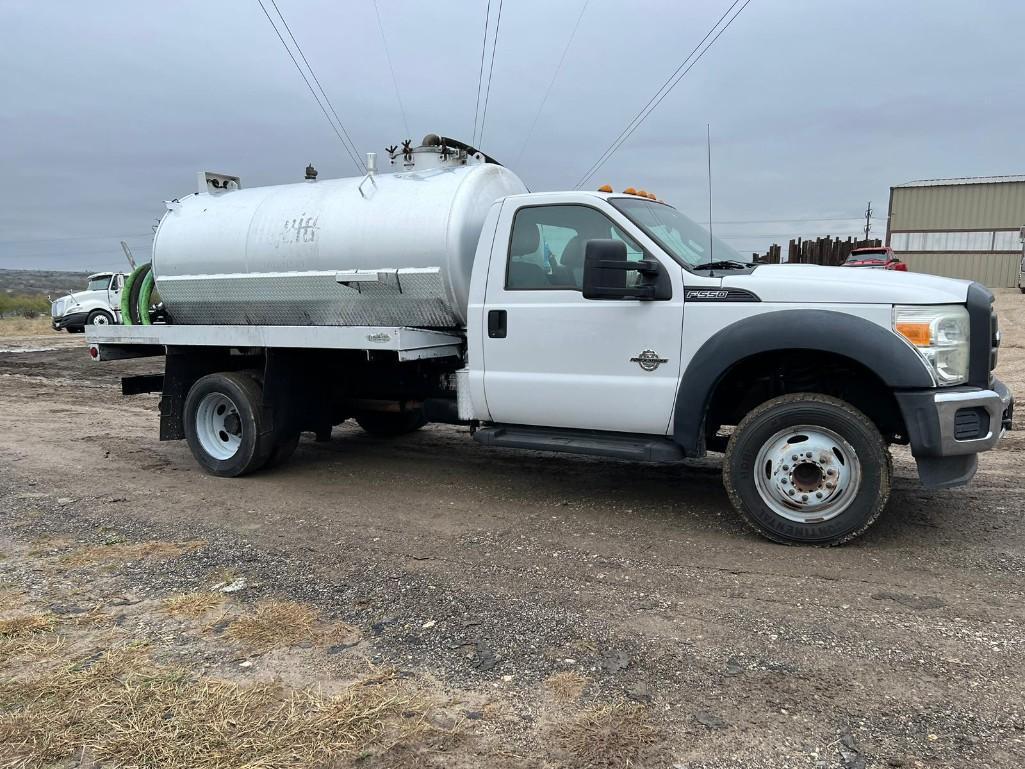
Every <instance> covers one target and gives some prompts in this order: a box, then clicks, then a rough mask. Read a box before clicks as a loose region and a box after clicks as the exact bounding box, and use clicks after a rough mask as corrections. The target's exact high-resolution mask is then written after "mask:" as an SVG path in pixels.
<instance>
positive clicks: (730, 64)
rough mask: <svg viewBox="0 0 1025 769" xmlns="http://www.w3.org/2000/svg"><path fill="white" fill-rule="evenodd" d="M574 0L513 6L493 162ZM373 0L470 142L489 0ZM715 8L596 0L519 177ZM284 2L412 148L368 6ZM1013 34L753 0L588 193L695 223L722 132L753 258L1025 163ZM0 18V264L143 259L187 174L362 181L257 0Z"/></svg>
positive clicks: (659, 67) (871, 9)
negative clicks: (937, 189) (924, 191)
mask: <svg viewBox="0 0 1025 769" xmlns="http://www.w3.org/2000/svg"><path fill="white" fill-rule="evenodd" d="M582 2H583V0H504V8H503V11H502V19H501V30H500V34H499V37H498V46H497V52H496V56H495V65H494V77H493V81H492V85H491V99H490V105H489V107H488V113H487V124H486V127H485V134H484V142H483V147H482V148H483V149H484V150H485V151H487V152H488V153H490V154H491V155H493V156H495V157H496V158H498V159H499V160H504V161H505V162H506V163H512V162H513V160H514V159H515V158H516V157H517V155H518V154H519V152H520V149H521V146H522V144H523V139H524V136H525V134H526V132H527V130H528V128H529V127H530V124H531V122H532V121H533V119H534V116H535V114H536V112H537V108H538V106H539V104H540V101H541V98H542V96H543V94H544V90H545V88H546V87H547V85H548V82H549V80H550V79H551V76H552V73H553V72H554V70H555V66H556V64H557V62H558V61H559V57H560V55H561V53H562V50H563V47H564V46H565V43H566V40H567V39H568V36H569V33H570V30H571V29H572V27H573V24H574V22H575V20H576V19H577V16H578V14H579V12H580V8H581V6H582ZM378 3H379V6H380V9H381V13H382V17H383V19H384V26H385V30H386V34H387V38H388V44H389V49H390V51H391V56H392V60H393V62H394V65H395V70H396V74H397V76H398V79H399V88H400V91H401V96H402V101H403V102H404V104H405V110H406V113H407V115H408V120H409V124H410V131H411V132H412V134H413V138H414V139H416V140H419V139H420V138H421V137H422V135H423V134H424V133H427V132H431V131H434V132H438V133H442V134H445V135H448V136H454V137H461V138H465V139H466V140H467V141H469V139H470V135H471V133H472V128H473V114H474V103H475V99H476V89H477V77H478V72H479V67H480V55H481V36H482V31H483V24H484V13H485V7H486V0H450V1H449V2H446V3H426V2H407V1H405V0H378ZM497 5H498V1H497V0H493V2H492V13H493V14H494V12H495V11H496V9H497ZM727 5H728V2H727V1H726V0H687V1H686V2H684V1H683V0H679V1H677V2H669V0H633V1H632V2H623V1H622V0H619V1H617V0H591V2H590V4H589V5H588V7H587V9H586V12H585V14H584V16H583V19H582V21H581V23H580V28H579V30H578V32H577V35H576V38H575V40H574V42H573V45H572V47H571V48H570V50H569V53H568V55H567V57H566V61H565V65H564V67H563V69H562V71H561V73H560V75H559V78H558V80H557V81H556V83H555V86H554V89H553V91H552V94H551V97H550V99H549V101H548V103H547V105H546V107H545V110H544V112H543V114H542V115H541V117H540V120H539V121H538V124H537V128H536V130H535V133H534V136H533V139H532V141H531V144H530V145H529V146H528V147H526V149H525V151H524V152H523V156H522V161H521V162H520V163H519V164H518V165H517V166H516V167H515V168H514V170H515V171H516V172H518V173H519V174H520V175H521V176H522V177H523V179H524V180H525V181H526V183H527V184H528V185H529V186H530V187H531V188H532V189H535V190H544V189H559V188H569V187H572V186H573V184H574V183H575V182H576V181H577V180H578V179H579V178H580V176H581V175H582V174H583V172H584V171H585V170H586V169H587V167H588V166H590V165H591V163H592V162H593V161H594V160H596V159H597V157H598V156H599V155H600V154H601V152H602V150H604V149H605V147H606V146H607V145H608V144H609V143H610V142H611V141H612V139H613V138H615V136H616V135H617V134H618V133H619V132H620V130H621V129H622V128H623V127H625V125H626V123H627V121H628V120H629V119H630V118H631V117H632V116H633V115H634V114H635V113H636V112H637V110H639V109H640V108H641V107H642V106H643V105H644V104H645V103H646V102H647V101H648V99H649V98H650V97H651V96H652V95H653V93H654V92H655V90H656V89H657V88H658V86H659V85H660V84H661V83H662V82H663V81H664V80H665V78H666V77H668V75H669V74H670V73H671V72H672V71H673V70H674V69H675V68H676V67H677V66H678V64H679V63H680V62H681V61H682V60H683V57H684V56H686V54H687V53H688V52H689V51H690V50H691V48H693V46H694V45H695V44H696V43H697V42H698V41H699V40H700V39H701V38H702V36H703V35H704V34H705V32H706V30H707V29H708V28H709V27H710V26H711V25H712V24H713V23H714V22H715V20H716V19H717V18H718V17H719V15H720V14H721V13H722V12H723V10H724V9H725V8H726V6H727ZM268 6H269V2H268ZM278 6H279V7H280V8H281V11H282V12H283V13H284V15H285V18H286V19H287V20H288V22H289V24H290V25H291V27H292V31H293V33H294V34H295V36H296V38H297V39H298V40H299V42H300V44H301V45H302V46H303V48H304V50H305V53H306V55H307V57H308V59H309V60H310V63H311V64H312V65H313V67H314V70H315V71H316V73H317V75H318V77H319V78H320V80H321V82H322V83H323V85H324V88H325V89H326V91H327V93H328V96H329V97H330V98H331V100H332V101H333V103H334V106H335V107H336V109H337V110H338V112H339V113H340V115H341V116H342V119H343V120H344V121H345V123H346V126H347V127H348V129H349V131H350V133H351V134H352V136H353V139H354V140H355V142H356V144H357V145H358V147H359V149H360V151H361V152H365V151H368V150H377V151H378V152H381V151H382V150H383V148H384V146H386V145H389V144H393V143H396V142H398V141H399V140H400V139H402V138H405V137H404V136H403V134H404V133H405V131H404V129H403V127H402V119H401V117H400V115H399V111H398V106H397V101H396V98H395V92H394V89H393V87H392V83H391V78H390V75H389V72H388V67H387V62H386V59H385V55H384V48H383V47H382V43H381V37H380V34H379V32H378V28H377V22H376V20H375V17H374V7H373V3H372V0H343V1H339V0H336V1H335V2H326V1H318V0H278ZM442 9H444V12H443V11H442ZM1022 29H1025V3H1023V2H1020V0H1003V1H999V0H976V2H967V3H966V2H963V0H958V1H957V2H948V1H947V0H904V1H902V0H888V1H884V0H753V2H752V3H751V4H750V6H749V7H748V8H747V9H746V10H745V11H744V12H743V14H741V16H740V18H739V19H738V20H737V21H736V23H734V24H733V26H731V27H730V28H729V29H728V30H727V31H726V33H725V34H724V35H723V36H722V37H721V38H719V41H718V42H717V43H716V44H715V45H714V46H713V47H712V49H711V50H710V51H709V53H708V54H707V55H706V56H705V57H704V58H703V59H702V60H701V61H700V62H699V63H698V64H697V66H695V67H694V69H693V70H691V72H690V74H689V75H687V77H686V78H685V79H684V80H683V81H682V82H681V83H680V85H679V86H678V87H677V88H676V89H675V90H674V91H673V92H672V94H670V95H669V96H668V97H667V98H666V99H665V100H664V101H663V102H662V104H661V105H660V107H659V108H658V109H657V110H656V111H655V112H654V113H653V114H652V116H651V117H650V118H649V119H648V120H647V122H645V124H644V125H643V126H642V127H641V128H640V129H639V130H638V131H637V132H636V133H635V134H634V135H633V136H632V137H631V139H630V140H629V141H628V142H627V143H626V144H625V145H624V146H623V147H622V149H620V150H619V152H618V154H616V155H615V157H613V159H612V160H611V161H610V162H609V163H608V164H607V165H606V166H605V167H604V168H603V169H602V170H601V171H600V172H599V173H598V174H597V175H596V176H595V177H594V178H593V179H592V182H591V184H592V185H593V186H594V187H597V186H598V185H600V184H602V183H604V182H609V183H611V184H612V185H613V186H614V187H616V189H621V188H622V187H625V186H628V185H636V186H642V187H645V188H646V189H649V190H652V191H654V192H656V193H657V194H658V195H659V196H660V197H662V198H664V199H665V200H667V201H668V202H670V203H672V204H674V205H676V206H677V207H679V208H681V209H682V210H684V211H687V212H689V213H690V214H691V215H692V216H693V217H694V218H696V219H704V218H706V216H707V198H706V196H707V187H706V178H705V145H704V135H705V123H706V122H707V123H711V126H712V159H713V188H714V205H715V215H714V219H715V220H716V221H719V222H722V223H721V224H717V225H716V234H718V235H721V236H722V237H724V238H727V239H730V241H731V242H732V243H733V245H735V246H737V247H738V248H740V249H741V250H743V251H751V250H764V248H765V247H766V246H767V245H768V244H769V243H770V242H772V241H773V240H777V241H779V242H784V243H785V241H786V239H788V238H789V237H792V236H794V235H798V234H800V235H805V236H808V235H817V234H839V235H848V234H853V233H854V232H855V231H856V230H857V229H858V227H859V224H860V223H859V221H858V218H859V217H860V216H861V215H862V213H863V211H864V207H865V203H866V202H867V201H868V200H870V199H871V201H872V204H873V206H874V207H875V209H876V212H877V215H878V216H879V217H885V215H886V205H887V195H888V188H889V186H890V185H891V184H899V183H901V182H904V181H908V180H911V179H920V178H933V177H946V176H976V175H989V174H1005V173H1025V141H1023V137H1025V95H1023V94H1025V89H1023V79H1025V78H1023V76H1025V63H1023V61H1025V60H1023V58H1022V53H1021V30H1022ZM0 30H2V39H3V45H0V71H2V73H3V78H2V81H0V88H2V89H3V93H2V95H3V98H2V99H0V171H2V174H0V176H2V180H3V186H2V188H0V267H24V268H38V269H108V268H116V267H120V266H122V265H123V258H122V257H121V254H120V249H119V247H118V245H117V244H118V241H119V240H120V239H121V238H126V239H128V240H129V242H130V243H131V244H132V246H133V247H134V249H135V251H136V253H137V255H139V256H143V257H144V260H145V259H148V251H149V244H150V236H149V233H150V231H151V225H152V224H153V223H154V221H155V218H156V217H158V216H160V215H161V213H162V211H163V204H162V202H161V201H163V200H165V199H168V198H173V197H177V196H178V195H181V194H184V193H188V192H191V191H193V189H194V185H195V172H196V171H197V170H204V169H208V170H219V171H225V172H228V173H233V174H237V175H239V176H241V177H242V183H243V185H245V186H255V185H261V184H273V183H282V182H287V181H298V180H300V179H301V178H302V173H303V169H304V168H305V166H306V164H307V162H309V161H313V162H314V164H315V165H316V166H317V168H318V169H319V170H320V172H321V178H327V177H334V176H350V175H353V174H354V168H353V166H352V163H351V162H350V161H349V160H348V158H347V157H346V155H345V153H344V151H343V150H342V148H341V145H340V144H339V143H338V140H337V139H336V137H335V135H334V134H333V133H332V131H331V129H330V128H329V126H328V124H327V121H326V120H325V119H324V116H323V114H321V112H320V110H319V109H318V107H317V106H316V103H315V102H314V100H313V98H312V96H310V94H309V92H308V91H307V90H306V87H305V85H304V84H303V83H302V81H301V79H300V78H299V75H298V73H297V72H296V70H295V68H294V67H293V65H292V62H291V61H290V60H289V59H288V56H287V54H286V53H285V51H284V49H283V48H282V47H281V44H280V42H279V41H278V39H277V38H276V37H275V34H274V32H273V30H272V29H271V27H270V25H269V23H268V22H267V19H266V17H265V16H264V15H263V12H262V11H261V10H260V6H259V4H258V3H257V1H256V0H217V1H215V2H211V1H210V0H176V2H173V3H157V2H140V0H131V1H126V2H114V1H113V0H97V2H93V3H82V2H60V1H57V0H49V1H48V2H39V1H38V0H31V1H30V0H26V1H21V0H0ZM827 217H835V221H793V220H808V219H823V218H827ZM783 220H790V221H783ZM738 222H746V223H738ZM874 225H875V228H876V229H875V231H876V233H877V234H881V233H882V231H883V228H884V226H885V222H884V219H883V218H880V219H878V220H877V221H876V222H875V223H874Z"/></svg>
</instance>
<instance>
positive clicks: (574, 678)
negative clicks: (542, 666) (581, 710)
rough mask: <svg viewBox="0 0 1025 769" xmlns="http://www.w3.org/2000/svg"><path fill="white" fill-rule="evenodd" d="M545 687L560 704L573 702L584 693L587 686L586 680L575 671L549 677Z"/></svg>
mask: <svg viewBox="0 0 1025 769" xmlns="http://www.w3.org/2000/svg"><path fill="white" fill-rule="evenodd" d="M545 685H546V686H547V687H548V691H550V692H551V693H552V694H553V695H554V696H555V698H556V699H557V700H561V701H562V702H575V701H576V700H578V699H580V695H581V694H583V693H584V687H586V686H587V679H586V678H585V677H584V676H582V675H580V673H577V672H576V671H567V672H565V673H556V674H555V675H552V676H549V677H548V680H546V681H545Z"/></svg>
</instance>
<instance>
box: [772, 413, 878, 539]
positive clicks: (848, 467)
mask: <svg viewBox="0 0 1025 769" xmlns="http://www.w3.org/2000/svg"><path fill="white" fill-rule="evenodd" d="M754 470H755V488H756V489H757V491H758V496H760V497H761V499H762V502H764V503H765V505H766V506H767V507H768V508H769V509H770V510H772V511H773V512H774V513H776V515H779V516H782V517H783V518H786V519H787V520H789V521H794V522H796V523H822V522H824V521H828V520H830V519H832V518H835V517H836V516H838V515H840V514H841V513H842V512H843V511H844V510H846V509H847V508H848V507H850V505H851V503H852V502H854V499H855V497H857V495H858V490H859V489H860V488H861V475H862V474H861V461H860V460H859V459H858V455H857V453H855V451H854V448H853V447H852V446H851V444H850V443H848V442H847V441H846V440H844V439H843V438H842V437H841V436H840V435H839V434H838V433H835V432H833V431H832V430H830V429H828V428H826V427H818V426H813V425H797V426H795V427H788V428H787V429H785V430H780V431H779V432H778V433H776V434H775V435H773V436H772V437H771V438H769V439H768V440H767V441H766V442H765V443H764V444H762V448H761V449H760V450H759V451H758V456H757V458H756V459H755V467H754Z"/></svg>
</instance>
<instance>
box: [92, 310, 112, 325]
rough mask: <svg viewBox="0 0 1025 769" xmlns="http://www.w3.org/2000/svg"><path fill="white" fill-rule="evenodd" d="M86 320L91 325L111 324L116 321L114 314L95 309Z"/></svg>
mask: <svg viewBox="0 0 1025 769" xmlns="http://www.w3.org/2000/svg"><path fill="white" fill-rule="evenodd" d="M85 322H86V323H88V324H89V325H90V326H111V325H113V323H114V316H113V315H111V314H110V313H109V312H107V311H106V310H93V311H92V312H91V313H89V317H88V318H86V321H85Z"/></svg>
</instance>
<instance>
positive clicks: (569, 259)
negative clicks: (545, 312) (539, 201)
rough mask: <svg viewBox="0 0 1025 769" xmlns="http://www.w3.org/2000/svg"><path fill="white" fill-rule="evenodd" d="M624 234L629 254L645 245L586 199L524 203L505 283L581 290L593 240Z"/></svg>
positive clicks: (635, 255)
mask: <svg viewBox="0 0 1025 769" xmlns="http://www.w3.org/2000/svg"><path fill="white" fill-rule="evenodd" d="M609 238H613V239H615V240H621V241H623V242H624V243H625V244H626V254H627V259H629V260H631V261H638V260H641V259H643V258H644V251H643V250H642V249H641V247H640V246H639V245H637V243H636V242H635V241H634V240H633V239H632V238H631V237H630V236H629V235H627V234H626V233H625V232H623V231H622V230H621V229H620V228H619V227H617V226H616V225H615V223H614V222H613V221H612V220H611V219H609V218H608V217H607V216H605V214H603V213H601V212H600V211H598V210H596V209H594V208H589V207H588V206H581V205H567V206H533V207H529V208H521V209H520V210H519V211H517V212H516V216H515V218H514V219H513V227H512V237H511V239H510V243H509V258H508V265H507V270H506V278H505V287H506V289H507V290H510V291H537V290H551V289H556V290H560V289H561V290H570V291H580V290H581V287H582V286H583V281H584V248H585V245H586V243H587V241H588V240H596V239H609Z"/></svg>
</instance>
